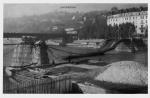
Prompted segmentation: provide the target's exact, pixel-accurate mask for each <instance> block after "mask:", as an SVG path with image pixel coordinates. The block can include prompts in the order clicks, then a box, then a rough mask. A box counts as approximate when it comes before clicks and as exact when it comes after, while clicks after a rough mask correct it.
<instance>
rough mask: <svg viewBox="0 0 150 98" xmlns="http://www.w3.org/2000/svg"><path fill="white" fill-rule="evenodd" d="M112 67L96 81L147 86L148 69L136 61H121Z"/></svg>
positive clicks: (111, 65)
mask: <svg viewBox="0 0 150 98" xmlns="http://www.w3.org/2000/svg"><path fill="white" fill-rule="evenodd" d="M109 65H110V67H109V68H108V69H106V70H105V71H104V72H103V73H100V74H98V75H97V76H96V77H95V80H99V81H107V82H111V83H121V84H130V85H139V86H147V85H148V68H147V67H145V66H144V65H142V64H140V63H137V62H134V61H120V62H115V63H112V64H109Z"/></svg>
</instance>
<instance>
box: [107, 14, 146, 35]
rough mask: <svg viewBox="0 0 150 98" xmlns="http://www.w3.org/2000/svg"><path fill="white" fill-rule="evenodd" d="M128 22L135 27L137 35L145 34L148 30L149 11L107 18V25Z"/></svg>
mask: <svg viewBox="0 0 150 98" xmlns="http://www.w3.org/2000/svg"><path fill="white" fill-rule="evenodd" d="M127 22H128V23H133V24H134V25H135V27H136V34H145V32H146V29H147V28H148V13H147V11H140V12H128V13H121V14H115V15H110V16H107V25H111V26H114V25H119V24H123V23H127Z"/></svg>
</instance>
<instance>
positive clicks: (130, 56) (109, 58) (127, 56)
mask: <svg viewBox="0 0 150 98" xmlns="http://www.w3.org/2000/svg"><path fill="white" fill-rule="evenodd" d="M100 59H101V60H102V61H104V62H107V63H112V62H117V61H125V60H128V61H136V62H139V63H142V64H144V65H145V66H147V65H148V53H147V52H145V51H144V52H143V51H142V52H136V53H129V52H121V53H114V54H106V55H104V56H102V57H101V58H100Z"/></svg>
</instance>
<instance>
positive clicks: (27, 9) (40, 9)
mask: <svg viewBox="0 0 150 98" xmlns="http://www.w3.org/2000/svg"><path fill="white" fill-rule="evenodd" d="M114 6H115V7H118V9H121V8H131V7H140V6H144V7H145V6H148V5H147V4H143V3H122V4H121V3H107V4H106V3H95V4H94V3H90V4H87V3H85V4H75V3H72V4H69V3H68V4H14V3H13V4H11V3H9V4H4V9H3V11H4V18H10V17H22V16H31V15H40V14H45V13H48V12H54V11H67V12H76V11H78V12H89V11H93V10H110V9H111V8H112V7H114Z"/></svg>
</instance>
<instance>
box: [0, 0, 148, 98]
mask: <svg viewBox="0 0 150 98" xmlns="http://www.w3.org/2000/svg"><path fill="white" fill-rule="evenodd" d="M0 3H1V4H0V12H1V13H0V19H1V21H0V31H1V33H0V49H1V50H2V51H0V60H1V61H0V75H1V76H0V81H1V82H0V93H1V96H0V97H7V98H23V97H24V98H25V97H39V98H41V97H47V98H50V97H52V98H56V97H61V98H62V97H65V98H70V97H74V98H76V97H81V98H82V97H89V98H91V97H93V98H94V97H111V98H112V97H114V98H116V97H117V98H122V97H124V98H128V97H132V98H133V97H140V98H141V97H144V98H145V97H148V96H149V94H133V95H130V94H117V95H115V94H82V95H79V94H78V95H72V94H68V95H65V94H59V95H58V94H10V95H9V94H3V91H2V81H3V77H2V68H3V4H4V3H148V0H99V1H98V0H82V1H81V0H53V1H50V0H0ZM148 5H149V4H148ZM148 13H149V11H148ZM149 19H150V16H149V14H148V23H149ZM148 27H149V26H148ZM148 31H149V29H148ZM148 36H149V35H148ZM148 43H149V37H148ZM148 51H149V45H148ZM148 57H149V52H148ZM148 60H149V59H148ZM148 69H149V68H148ZM149 92H150V91H149ZM37 95H38V96H37Z"/></svg>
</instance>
